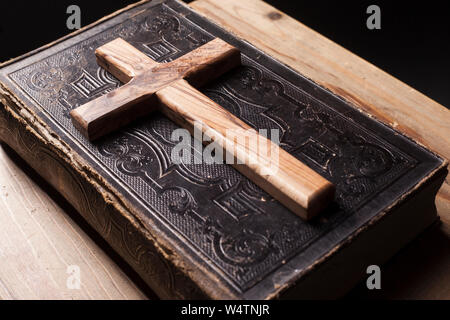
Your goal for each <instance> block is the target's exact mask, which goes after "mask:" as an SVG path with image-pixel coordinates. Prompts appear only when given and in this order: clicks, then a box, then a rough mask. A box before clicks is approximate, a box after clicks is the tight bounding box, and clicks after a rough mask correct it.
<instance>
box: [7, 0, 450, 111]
mask: <svg viewBox="0 0 450 320" xmlns="http://www.w3.org/2000/svg"><path fill="white" fill-rule="evenodd" d="M218 1H219V0H218ZM242 1H245V0H242ZM134 2H136V0H107V1H95V0H89V1H88V0H58V1H48V0H47V1H11V0H9V1H2V2H1V4H0V46H1V47H0V48H1V49H0V61H5V60H7V59H10V58H13V57H16V56H18V55H20V54H23V53H26V52H28V51H30V50H32V49H35V48H37V47H39V46H41V45H44V44H46V43H48V42H51V41H53V40H55V39H57V38H59V37H61V36H63V35H65V34H67V33H69V32H70V31H69V30H68V29H67V28H66V19H67V17H68V15H67V14H66V9H67V7H68V6H69V5H71V4H77V5H79V6H80V8H81V18H82V26H85V25H87V24H89V23H91V22H94V21H95V20H97V19H99V18H101V17H103V16H105V15H107V14H109V13H112V12H114V11H116V10H118V9H120V8H122V7H124V6H125V5H127V4H130V3H134ZM267 2H268V3H270V4H272V5H273V6H275V7H277V8H278V9H280V10H282V11H284V12H286V13H287V14H289V15H290V16H292V17H294V18H296V19H298V20H300V21H301V22H303V23H304V24H306V25H307V26H309V27H310V28H312V29H314V30H316V31H318V32H319V33H321V34H323V35H325V36H326V37H328V38H330V39H332V40H333V41H335V42H337V43H338V44H340V45H342V46H343V47H345V48H347V49H349V50H350V51H352V52H354V53H356V54H357V55H359V56H361V57H363V58H364V59H366V60H368V61H370V62H371V63H373V64H375V65H376V66H378V67H380V68H381V69H383V70H385V71H387V72H388V73H390V74H392V75H393V76H395V77H397V78H398V79H400V80H402V81H403V82H406V83H407V84H409V85H410V86H412V87H414V88H416V89H417V90H419V91H421V92H423V93H424V94H426V95H428V96H429V97H431V98H433V99H434V100H436V101H438V102H439V103H441V104H443V105H445V106H446V107H450V1H435V0H429V1H420V2H419V1H398V0H397V1H386V0H384V1H363V0H362V1H322V0H308V1H303V0H300V1H299V0H297V1H294V0H267ZM219 3H220V1H219ZM371 4H377V5H379V6H380V7H381V13H382V29H381V30H368V29H367V27H366V19H367V17H368V14H366V9H367V7H368V6H369V5H371Z"/></svg>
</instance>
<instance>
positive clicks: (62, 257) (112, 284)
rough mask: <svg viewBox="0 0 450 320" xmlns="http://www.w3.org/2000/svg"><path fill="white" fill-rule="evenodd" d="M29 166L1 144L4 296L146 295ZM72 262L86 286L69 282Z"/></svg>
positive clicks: (0, 292)
mask: <svg viewBox="0 0 450 320" xmlns="http://www.w3.org/2000/svg"><path fill="white" fill-rule="evenodd" d="M23 169H24V167H23V163H22V162H21V161H20V160H18V159H14V156H13V158H11V157H10V156H9V155H8V154H7V153H6V152H5V150H4V148H3V147H2V146H0V234H1V241H0V260H1V261H2V262H1V263H0V299H101V300H104V299H145V295H144V294H143V293H142V291H141V290H140V289H139V288H138V287H137V286H136V285H135V284H134V283H133V282H132V281H131V280H130V278H129V277H128V276H127V275H126V274H125V273H124V272H123V271H122V270H121V269H120V268H119V266H118V265H117V264H116V263H115V262H114V261H113V260H112V259H111V258H110V257H109V256H108V255H107V254H106V253H105V252H104V251H103V250H102V248H100V247H99V246H98V245H97V244H96V243H95V242H94V241H93V240H92V239H91V238H90V237H89V236H88V235H87V234H86V232H85V231H84V230H83V229H81V228H80V226H79V225H78V224H77V223H76V222H75V221H74V220H73V219H72V218H71V217H70V216H69V215H68V214H67V211H68V209H67V208H62V207H61V206H60V205H59V204H58V203H56V202H55V201H54V200H53V199H52V198H51V197H50V196H49V195H48V192H49V190H48V189H42V188H41V187H40V186H39V185H38V184H37V183H36V181H34V180H33V179H31V178H30V176H29V175H28V174H27V173H26V172H25V171H23ZM75 214H76V213H75ZM69 266H78V267H79V270H80V280H81V285H80V289H76V287H75V289H74V288H73V287H72V288H70V287H68V286H67V281H68V278H69V276H70V274H69V273H68V267H69ZM69 280H70V279H69ZM71 283H73V282H71Z"/></svg>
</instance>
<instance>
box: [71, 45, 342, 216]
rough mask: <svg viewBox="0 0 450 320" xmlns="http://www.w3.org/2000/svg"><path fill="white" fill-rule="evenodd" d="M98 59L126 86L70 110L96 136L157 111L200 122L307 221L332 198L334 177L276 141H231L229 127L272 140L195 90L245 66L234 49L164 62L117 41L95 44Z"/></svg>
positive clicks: (213, 48)
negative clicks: (273, 156) (327, 176)
mask: <svg viewBox="0 0 450 320" xmlns="http://www.w3.org/2000/svg"><path fill="white" fill-rule="evenodd" d="M96 56H97V62H98V63H99V65H100V66H102V67H103V68H105V69H106V70H107V71H109V72H110V73H112V74H113V75H114V76H115V77H117V78H118V79H119V80H120V81H122V82H124V83H125V85H124V86H122V87H120V88H118V89H116V90H115V91H112V92H109V93H108V94H106V95H104V96H101V97H99V98H97V99H95V100H93V101H90V102H88V103H87V104H85V105H83V106H81V107H79V108H77V109H74V110H72V112H71V116H72V120H73V123H74V125H75V126H76V127H77V128H78V129H79V130H80V131H81V132H82V133H83V134H84V135H85V136H86V137H88V138H89V139H90V140H94V139H97V138H99V137H101V136H103V135H105V134H107V133H109V132H112V131H114V130H116V129H118V128H120V127H122V126H124V125H126V124H128V123H130V122H131V121H133V120H135V119H137V118H140V117H142V116H146V115H148V114H149V113H151V112H152V111H154V110H156V109H159V110H160V111H162V112H163V113H164V114H165V115H167V116H168V117H169V118H170V119H172V120H173V121H175V122H176V123H178V124H179V125H181V126H183V127H185V128H187V129H188V130H190V131H191V132H192V131H193V129H194V126H195V125H196V124H197V123H202V124H203V125H202V127H201V130H202V131H203V133H204V134H207V135H208V136H209V137H210V138H211V140H212V141H214V142H215V143H216V144H217V145H218V146H220V147H222V148H223V149H224V150H225V151H226V152H230V151H231V150H232V151H231V152H232V154H233V156H234V158H235V159H236V161H235V165H234V166H235V167H236V169H238V170H239V171H240V172H241V173H243V174H244V175H246V176H247V177H249V178H250V179H251V180H252V181H253V182H255V183H256V184H257V185H259V186H260V187H261V188H262V189H264V190H265V191H267V192H268V193H270V194H271V195H272V196H273V197H274V198H276V199H278V200H279V201H280V202H282V203H283V204H284V205H285V206H286V207H288V208H289V209H291V210H292V211H293V212H294V213H296V214H298V215H299V216H301V217H303V218H304V219H310V218H312V217H313V216H315V215H316V214H317V213H319V212H320V211H321V210H322V209H323V208H325V207H326V206H327V205H328V203H329V202H330V201H331V200H332V199H333V198H334V192H335V188H334V186H333V185H332V184H331V183H330V182H329V181H327V180H326V179H324V178H323V177H321V176H320V175H319V174H317V173H316V172H315V171H313V170H312V169H310V168H309V167H307V166H306V165H305V164H303V163H301V162H300V161H298V160H297V159H295V158H294V157H293V156H291V155H290V154H289V153H287V152H285V151H284V150H282V149H281V148H279V147H278V146H277V145H275V144H274V143H272V142H271V141H266V145H267V146H269V149H270V150H269V152H268V153H265V154H261V152H259V150H258V147H257V145H256V146H255V145H251V144H247V143H245V142H244V143H242V142H237V141H232V140H230V139H229V137H227V135H226V132H227V131H228V130H232V131H235V132H247V134H249V135H250V136H249V137H248V138H249V140H253V141H261V139H266V138H264V137H262V136H259V135H258V134H257V133H256V131H253V132H252V131H251V128H250V127H249V126H248V125H247V124H246V123H244V122H243V121H242V120H240V119H239V118H237V117H235V116H234V115H233V114H231V113H230V112H228V111H227V110H225V109H224V108H222V107H221V106H219V105H218V104H216V103H215V102H214V101H212V100H211V99H209V98H208V97H207V96H205V95H204V94H202V93H201V92H200V91H198V90H197V89H195V87H198V86H201V85H204V84H206V83H208V82H209V81H212V80H213V79H215V78H217V77H218V76H220V75H222V74H224V73H225V72H227V71H229V70H230V69H232V68H235V67H237V66H239V65H240V62H241V58H240V52H239V51H238V50H237V49H236V48H235V47H233V46H231V45H229V44H228V43H226V42H224V41H223V40H221V39H214V40H212V41H211V42H209V43H207V44H205V45H203V46H201V47H199V48H197V49H196V50H193V51H191V52H190V53H188V54H186V55H184V56H182V57H180V58H178V59H176V60H174V61H172V62H169V63H164V64H160V63H157V62H154V61H153V60H151V59H150V58H148V57H147V56H146V55H145V54H144V53H142V52H140V51H139V50H137V49H136V48H134V47H133V46H131V45H130V44H129V43H127V42H126V41H124V40H122V39H116V40H114V41H112V42H110V43H107V44H106V45H104V46H102V47H100V48H99V49H97V50H96ZM266 140H267V139H266ZM268 154H277V155H278V157H279V159H278V161H277V164H278V167H277V168H276V169H277V170H276V173H275V174H267V173H265V172H270V171H273V168H269V166H271V164H272V163H273V161H272V159H270V158H268V156H267V155H268ZM249 159H257V161H256V162H255V161H253V162H252V161H248V160H249Z"/></svg>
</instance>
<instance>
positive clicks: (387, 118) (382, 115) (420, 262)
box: [190, 0, 450, 299]
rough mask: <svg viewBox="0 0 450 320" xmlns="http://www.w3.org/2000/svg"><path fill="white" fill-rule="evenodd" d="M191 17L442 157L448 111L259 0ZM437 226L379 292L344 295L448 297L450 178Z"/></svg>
mask: <svg viewBox="0 0 450 320" xmlns="http://www.w3.org/2000/svg"><path fill="white" fill-rule="evenodd" d="M190 6H191V7H193V8H194V9H195V10H196V11H197V12H198V13H200V14H203V15H204V16H206V17H207V18H209V19H211V20H213V21H215V22H216V23H218V24H219V25H221V26H222V27H224V28H226V29H228V30H229V31H231V32H233V33H234V34H236V35H237V36H239V37H241V38H243V39H246V40H248V41H249V42H251V43H252V44H254V45H255V46H257V47H258V48H260V49H262V50H264V51H265V52H267V53H268V54H270V55H272V56H273V57H275V58H277V59H278V60H280V61H282V62H284V63H286V64H287V65H289V66H290V67H292V68H293V69H295V70H297V71H299V72H300V73H302V74H303V75H305V76H307V77H308V78H310V79H312V80H313V81H315V82H317V83H319V84H321V85H322V86H324V87H326V88H328V89H330V90H331V91H333V92H335V93H337V94H339V95H341V96H343V97H344V98H346V99H348V100H349V101H350V102H352V103H354V104H355V105H356V106H357V107H358V108H361V110H363V111H365V112H367V113H369V114H371V115H373V116H375V117H377V118H378V119H380V120H382V121H384V122H386V123H389V124H391V125H392V126H394V127H395V128H396V129H397V130H400V131H402V132H404V133H405V134H406V135H408V136H409V137H411V138H413V139H415V140H416V141H418V142H419V143H422V144H424V145H426V146H428V147H429V148H431V149H432V150H434V151H435V152H437V153H439V154H440V155H441V156H443V157H445V158H446V159H447V160H448V159H450V112H449V111H448V110H447V109H446V108H445V107H443V106H441V105H439V104H438V103H436V102H435V101H433V100H431V99H430V98H428V97H426V96H424V95H423V94H421V93H420V92H417V91H416V90H414V89H413V88H411V87H409V86H408V85H406V84H404V83H402V82H401V81H399V80H397V79H395V78H394V77H392V76H390V75H389V74H387V73H385V72H384V71H382V70H380V69H378V68H377V67H375V66H373V65H372V64H370V63H368V62H367V61H365V60H363V59H361V58H360V57H358V56H356V55H354V54H352V53H351V52H349V51H348V50H346V49H344V48H342V47H340V46H339V45H337V44H336V43H334V42H332V41H330V40H329V39H327V38H325V37H323V36H322V35H320V34H319V33H317V32H315V31H313V30H311V29H310V28H308V27H306V26H305V25H303V24H302V23H300V22H298V21H297V20H295V19H292V18H291V17H289V16H287V15H286V14H284V13H283V12H281V11H279V10H277V9H275V8H274V7H272V6H270V5H268V4H266V3H264V2H263V1H259V0H245V1H241V0H220V1H219V0H196V1H194V2H192V3H191V4H190ZM436 206H437V209H438V213H439V215H440V217H441V220H442V221H443V224H442V225H441V226H439V227H437V228H434V229H431V230H428V231H427V232H426V233H425V234H424V235H423V236H422V237H421V238H420V239H417V240H416V241H415V242H414V243H412V244H411V245H410V246H409V247H408V248H406V249H405V250H403V251H402V252H401V253H400V254H398V255H397V256H396V257H395V258H394V259H393V260H392V261H391V262H390V263H389V264H388V265H387V266H386V267H385V268H383V269H382V272H383V277H385V278H383V279H385V281H383V290H381V291H380V292H376V293H374V292H368V290H367V288H366V287H365V283H362V284H361V287H360V288H359V289H357V290H355V292H354V293H353V294H352V295H351V296H350V297H351V298H372V297H375V298H380V297H381V298H394V299H450V290H449V281H448V279H449V272H448V270H450V259H449V257H450V178H449V177H447V181H446V183H445V184H444V186H443V187H442V189H441V190H440V192H439V194H438V197H437V199H436Z"/></svg>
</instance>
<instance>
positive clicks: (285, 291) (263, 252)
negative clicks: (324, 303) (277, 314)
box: [0, 1, 447, 299]
mask: <svg viewBox="0 0 450 320" xmlns="http://www.w3.org/2000/svg"><path fill="white" fill-rule="evenodd" d="M117 37H121V38H123V39H125V40H126V41H128V42H129V43H130V44H132V45H133V46H135V47H136V48H138V49H139V50H141V51H142V52H144V53H145V54H146V55H147V56H148V57H150V58H151V59H153V60H155V61H157V62H160V63H164V62H169V61H173V60H174V59H177V58H179V57H180V56H182V55H184V54H186V53H188V52H190V51H192V50H194V49H196V48H198V47H200V46H201V45H203V44H205V43H207V42H208V41H210V40H212V39H214V38H216V37H217V38H221V39H222V40H224V41H226V42H228V43H229V44H231V45H233V46H235V47H237V48H238V49H239V50H240V51H241V53H242V66H241V67H239V68H237V69H234V70H232V71H230V72H229V73H227V74H225V75H224V76H222V77H220V78H219V79H218V80H216V81H215V82H214V83H209V84H207V85H205V86H204V87H202V88H201V91H202V92H203V93H204V94H205V95H207V96H208V97H209V98H211V99H212V100H214V101H216V102H217V103H218V104H220V105H221V106H223V107H225V108H226V109H227V110H229V111H230V112H232V113H233V114H234V115H236V116H237V117H239V118H240V119H241V120H243V121H244V122H246V123H247V124H248V125H250V126H252V127H254V128H264V129H279V130H280V131H281V132H282V135H281V147H282V148H283V149H284V150H286V151H287V152H289V153H290V154H291V155H293V156H294V157H296V158H297V159H299V160H301V161H302V162H303V163H305V164H307V165H308V166H309V167H310V168H312V169H313V170H314V171H316V172H317V173H319V174H320V175H321V176H323V177H325V178H326V179H328V180H329V181H331V182H332V183H334V184H335V185H336V197H335V200H334V202H333V205H332V206H331V207H329V208H328V210H327V211H326V212H323V213H322V214H321V215H319V217H318V218H316V219H314V220H312V221H309V222H305V221H303V220H301V219H300V218H299V217H298V216H296V215H295V214H293V213H292V212H290V211H289V210H288V209H286V208H285V207H284V206H282V205H281V204H280V203H279V202H277V201H275V200H274V199H273V198H271V197H270V196H269V195H268V194H266V193H265V192H263V191H262V190H261V189H259V188H258V187H256V186H255V185H254V184H253V183H251V182H250V181H249V180H248V179H247V178H245V177H243V176H242V175H241V174H240V173H239V172H237V171H236V170H235V169H234V168H233V167H231V166H228V165H225V164H224V165H209V164H177V165H176V164H174V163H173V162H172V160H171V157H170V155H171V150H172V149H173V148H174V146H175V142H173V141H172V139H171V134H172V132H173V131H174V130H175V129H177V128H178V127H177V126H176V125H175V124H174V123H173V122H171V121H170V120H169V119H167V118H165V117H164V116H163V115H161V114H159V115H158V114H153V115H151V116H148V117H144V118H142V119H140V120H138V121H136V122H134V123H133V124H131V125H130V126H128V127H126V128H125V129H122V130H120V131H119V132H116V133H112V134H110V135H108V136H106V137H104V138H102V139H101V140H99V141H96V142H94V143H91V142H89V141H88V140H87V139H85V138H84V137H83V136H82V135H81V133H80V132H79V131H78V130H77V129H75V128H74V126H73V125H72V122H71V119H70V116H69V112H70V111H71V110H72V109H74V108H76V107H79V106H81V105H83V104H86V103H87V102H88V101H91V100H93V99H95V98H97V97H99V96H101V95H103V94H105V93H107V92H110V91H112V90H114V89H115V88H118V87H119V86H121V83H120V81H118V80H117V79H116V78H114V77H112V76H111V74H109V73H107V72H106V71H105V70H104V69H102V68H101V67H99V66H98V65H97V63H96V60H95V56H94V50H95V49H96V48H98V47H100V46H102V45H104V44H105V43H108V42H110V41H112V40H114V39H115V38H117ZM0 82H1V84H0V98H1V102H2V105H1V109H0V139H1V140H2V141H4V142H5V143H7V144H8V145H10V146H11V147H12V148H13V149H14V150H15V151H16V152H17V153H18V154H19V155H20V156H21V157H23V158H24V159H25V160H26V161H27V162H28V163H29V164H30V165H31V166H32V167H33V168H34V169H35V170H36V171H37V172H38V173H39V174H40V175H42V176H43V177H44V178H45V179H47V180H48V181H49V182H50V183H51V184H52V185H53V186H54V187H55V188H56V189H57V190H59V192H60V193H61V194H62V195H63V196H64V197H65V198H66V199H67V200H68V201H69V202H70V203H71V204H72V205H73V206H74V207H75V208H76V209H77V210H78V211H79V212H80V214H81V215H82V216H83V217H84V218H85V219H86V220H87V221H88V222H89V223H90V224H91V225H92V226H93V227H94V228H95V229H96V230H97V231H98V232H99V233H100V234H101V235H102V236H103V237H104V238H105V239H106V240H107V241H108V242H109V243H110V244H111V246H112V247H113V248H114V249H115V250H116V251H117V252H118V253H120V254H121V255H122V256H123V257H124V259H125V260H126V261H128V263H129V264H130V265H131V266H132V267H133V268H134V269H135V270H136V271H137V272H138V273H139V274H140V275H141V277H142V278H143V279H144V280H145V281H146V282H147V283H148V284H149V286H150V287H151V288H152V289H153V290H154V291H155V292H156V293H157V294H158V295H159V296H160V297H162V298H213V299H220V298H225V299H227V298H230V299H271V298H279V297H280V298H294V297H295V298H328V297H338V296H341V295H343V294H344V293H345V292H346V291H347V290H348V289H349V288H351V287H352V286H353V285H354V284H355V283H356V282H357V281H358V280H359V279H360V278H361V277H362V276H363V275H364V274H365V271H366V268H367V266H369V265H372V264H381V263H383V262H384V261H386V260H387V259H388V258H389V257H391V256H392V255H393V254H394V253H395V252H397V251H398V250H399V249H400V248H401V247H402V246H404V245H405V244H406V243H408V242H409V241H410V240H411V239H413V238H414V237H415V236H417V234H419V233H420V232H421V231H422V230H424V229H425V228H427V227H428V226H429V225H431V224H432V223H433V222H435V221H436V219H437V216H436V211H435V207H434V198H435V195H436V193H437V190H438V189H439V187H440V185H441V184H442V182H443V180H444V178H445V176H446V173H447V169H446V165H447V163H446V162H445V161H444V160H443V159H441V158H440V157H439V156H438V155H436V154H434V153H432V152H430V151H428V150H426V149H425V148H424V147H422V146H420V145H418V144H417V143H415V142H414V141H412V140H410V139H408V138H407V137H405V136H404V135H402V134H401V133H399V132H396V131H395V130H393V129H392V128H389V127H388V126H386V125H384V124H383V123H381V122H378V121H377V120H376V119H373V118H370V117H368V116H367V115H365V114H364V113H362V112H360V111H359V110H357V109H356V108H355V107H354V106H352V105H351V104H350V103H349V102H347V101H345V100H344V99H342V98H341V97H338V96H336V95H334V94H332V93H330V92H329V91H327V90H325V89H323V88H321V87H320V86H318V85H317V84H315V83H313V82H312V81H310V80H308V79H306V78H305V77H303V76H302V75H300V74H298V73H296V72H294V71H293V70H291V69H289V68H288V67H286V66H285V65H283V64H281V63H279V62H277V61H276V60H275V59H273V58H271V57H270V56H268V55H267V54H265V53H264V52H262V51H260V50H258V49H257V48H255V47H254V46H252V45H251V44H250V43H248V42H246V41H245V40H241V39H237V38H236V37H234V36H233V35H232V34H229V33H227V32H225V31H224V30H222V29H221V28H219V27H218V26H217V25H215V24H213V23H211V22H209V21H207V20H205V19H204V18H202V17H200V16H199V15H197V14H196V13H195V12H193V11H192V10H190V9H189V8H188V7H186V6H185V5H183V4H181V3H180V2H177V1H166V2H161V1H152V2H141V3H139V4H136V5H134V6H131V7H128V8H126V9H124V10H122V11H120V12H117V13H116V14H113V15H111V16H109V17H106V18H104V19H102V20H101V21H99V22H98V23H96V24H94V25H92V26H89V27H87V28H85V29H83V30H82V31H81V32H77V33H76V34H73V35H71V36H69V37H67V38H64V39H61V40H59V41H56V42H55V43H52V44H49V45H48V46H46V47H44V48H41V49H39V50H36V51H34V52H32V53H30V54H28V55H26V56H23V57H20V58H18V59H15V60H13V61H10V62H7V63H5V64H3V66H2V68H1V70H0ZM197 156H198V154H195V152H194V153H193V157H197Z"/></svg>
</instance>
